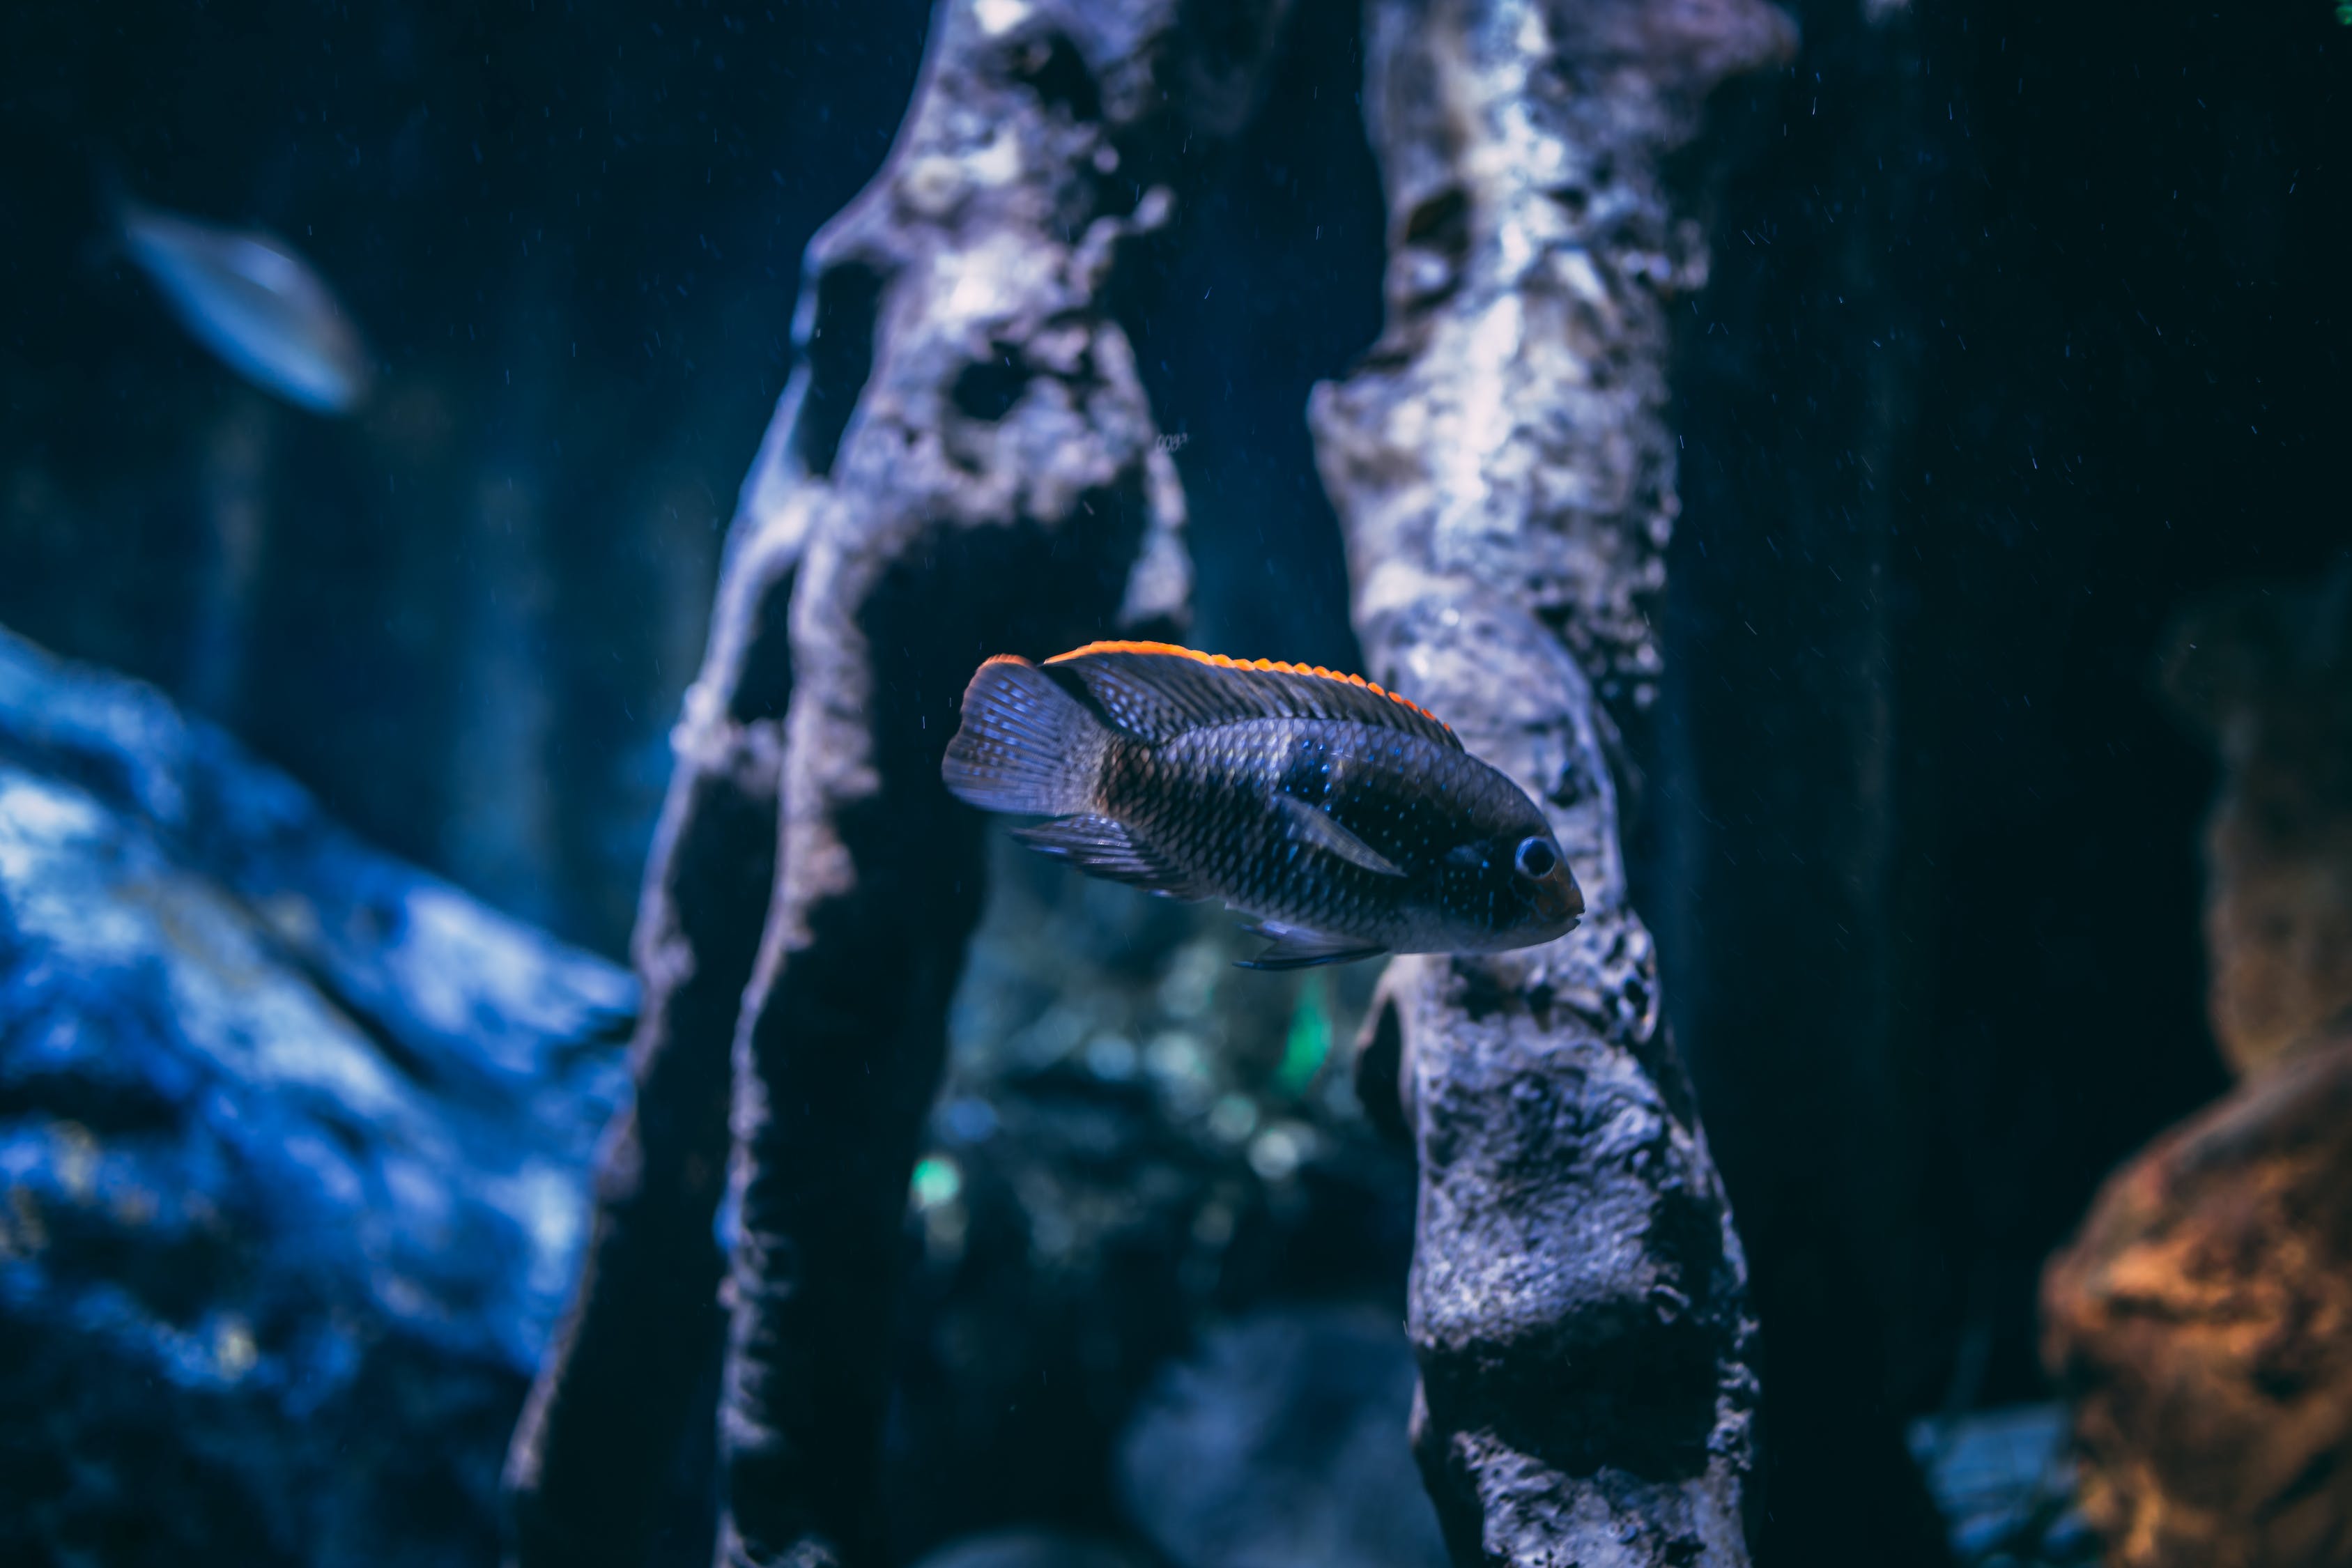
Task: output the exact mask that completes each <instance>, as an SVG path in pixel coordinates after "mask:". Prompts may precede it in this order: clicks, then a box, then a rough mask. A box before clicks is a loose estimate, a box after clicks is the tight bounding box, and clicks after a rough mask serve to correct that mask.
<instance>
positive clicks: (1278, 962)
mask: <svg viewBox="0 0 2352 1568" xmlns="http://www.w3.org/2000/svg"><path fill="white" fill-rule="evenodd" d="M1244 930H1246V931H1248V932H1249V934H1250V935H1252V936H1260V937H1264V938H1265V940H1266V942H1267V946H1266V948H1265V951H1264V952H1260V953H1259V954H1258V955H1257V956H1256V957H1255V958H1242V959H1236V960H1234V967H1235V968H1237V969H1313V968H1315V967H1316V966H1317V965H1318V964H1324V963H1354V962H1355V961H1356V960H1357V959H1360V958H1378V957H1379V956H1380V955H1381V954H1382V953H1384V952H1387V951H1388V949H1387V948H1385V947H1382V946H1381V945H1380V944H1379V943H1378V942H1365V941H1364V939H1363V938H1361V937H1359V936H1341V935H1339V933H1337V932H1335V931H1313V930H1310V929H1308V928H1307V927H1306V926H1295V925H1286V924H1285V923H1284V922H1282V921H1258V922H1257V923H1256V924H1255V925H1253V926H1247V927H1244Z"/></svg>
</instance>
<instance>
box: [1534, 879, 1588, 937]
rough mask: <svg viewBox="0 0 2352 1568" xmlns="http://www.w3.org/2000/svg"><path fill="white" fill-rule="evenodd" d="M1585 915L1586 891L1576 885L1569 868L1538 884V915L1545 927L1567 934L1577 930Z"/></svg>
mask: <svg viewBox="0 0 2352 1568" xmlns="http://www.w3.org/2000/svg"><path fill="white" fill-rule="evenodd" d="M1583 913H1584V889H1581V888H1580V887H1578V886H1577V885H1576V879H1575V878H1574V877H1572V876H1570V874H1569V869H1568V868H1567V866H1565V865H1562V866H1560V867H1559V868H1556V869H1555V870H1554V871H1553V872H1552V874H1551V875H1550V876H1549V877H1546V878H1545V879H1543V880H1542V881H1540V882H1538V883H1537V884H1536V914H1537V916H1538V918H1539V919H1540V920H1541V921H1543V922H1544V924H1545V925H1547V926H1557V927H1558V928H1559V931H1561V932H1562V933H1565V932H1567V931H1573V930H1574V929H1575V928H1576V922H1577V919H1578V917H1579V916H1580V915H1582V914H1583Z"/></svg>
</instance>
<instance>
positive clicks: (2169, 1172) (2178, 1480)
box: [2042, 1029, 2352, 1568]
mask: <svg viewBox="0 0 2352 1568" xmlns="http://www.w3.org/2000/svg"><path fill="white" fill-rule="evenodd" d="M2042 1319H2043V1331H2042V1332H2043V1338H2042V1353H2043V1358H2044V1360H2045V1361H2046V1362H2047V1363H2048V1365H2049V1368H2050V1371H2051V1373H2052V1375H2053V1376H2054V1377H2056V1378H2057V1379H2058V1380H2059V1382H2060V1384H2061V1385H2062V1386H2063V1387H2064V1389H2065V1390H2066V1392H2067V1394H2069V1396H2070V1397H2071V1398H2072V1400H2073V1402H2074V1446H2075V1453H2076V1460H2077V1466H2078V1473H2079V1476H2080V1487H2081V1499H2082V1508H2083V1511H2084V1516H2085V1517H2086V1518H2087V1519H2088V1520H2089V1521H2091V1523H2092V1524H2093V1525H2094V1526H2095V1528H2096V1529H2097V1530H2098V1531H2100V1533H2101V1534H2102V1535H2104V1536H2105V1538H2106V1540H2107V1546H2108V1550H2107V1561H2108V1562H2109V1563H2112V1564H2115V1565H2116V1568H2190V1565H2191V1564H2196V1565H2198V1568H2321V1565H2323V1564H2328V1563H2342V1562H2344V1561H2346V1560H2347V1555H2352V1464H2347V1462H2346V1461H2347V1458H2352V1029H2343V1030H2337V1031H2333V1032H2330V1033H2327V1034H2325V1035H2323V1036H2322V1037H2318V1038H2316V1039H2315V1040H2313V1041H2312V1042H2310V1044H2309V1045H2308V1046H2307V1047H2305V1050H2304V1051H2302V1052H2299V1053H2298V1054H2297V1055H2296V1057H2295V1058H2294V1059H2292V1060H2290V1061H2286V1062H2284V1063H2282V1064H2280V1065H2279V1066H2278V1067H2276V1068H2273V1069H2271V1070H2270V1071H2268V1072H2265V1073H2263V1074H2260V1075H2258V1076H2256V1077H2255V1078H2253V1079H2250V1080H2249V1081H2248V1082H2246V1083H2244V1084H2242V1085H2241V1086H2240V1087H2239V1088H2238V1089H2234V1090H2232V1091H2231V1093H2230V1094H2229V1095H2227V1096H2225V1097H2224V1098H2223V1099H2222V1100H2221V1102H2220V1103H2219V1104H2217V1105H2215V1106H2213V1107H2212V1108H2211V1109H2210V1110H2206V1111H2203V1112H2201V1113H2200V1114H2199V1115H2198V1116H2197V1117H2195V1118H2194V1119H2192V1120H2191V1121H2189V1122H2188V1123H2186V1124H2185V1125H2183V1126H2181V1127H2179V1128H2178V1129H2176V1130H2175V1131H2171V1132H2169V1133H2167V1134H2166V1135H2165V1136H2164V1137H2163V1138H2162V1139H2160V1140H2158V1142H2157V1143H2156V1144H2155V1145H2154V1146H2152V1147H2151V1148H2149V1149H2148V1150H2147V1152H2145V1153H2143V1154H2141V1155H2140V1156H2139V1157H2138V1158H2137V1159H2135V1160H2134V1161H2132V1162H2131V1163H2129V1164H2128V1165H2126V1166H2125V1167H2124V1168H2123V1169H2122V1170H2121V1171H2119V1172H2117V1173H2116V1174H2115V1175H2114V1176H2113V1177H2111V1178H2109V1180H2108V1182H2107V1184H2106V1186H2105V1188H2104V1189H2103V1190H2102V1191H2101V1192H2100V1194H2099V1196H2098V1199H2097V1201H2096V1202H2095V1204H2094V1205H2092V1208H2091V1215H2090V1218H2089V1219H2087V1220H2086V1221H2084V1226H2083V1230H2082V1234H2081V1235H2080V1236H2078V1237H2076V1238H2075V1239H2074V1243H2073V1244H2072V1245H2071V1246H2070V1247H2068V1248H2067V1249H2066V1250H2065V1251H2063V1252H2062V1253H2060V1254H2059V1255H2058V1256H2057V1257H2056V1258H2053V1260H2052V1262H2051V1265H2050V1269H2049V1272H2048V1273H2047V1274H2046V1275H2045V1276H2044V1278H2043V1280H2042Z"/></svg>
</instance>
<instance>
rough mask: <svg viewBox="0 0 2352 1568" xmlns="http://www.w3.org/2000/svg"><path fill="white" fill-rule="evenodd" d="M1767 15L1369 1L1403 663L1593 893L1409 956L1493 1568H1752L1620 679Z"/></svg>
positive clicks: (1380, 539) (1380, 400)
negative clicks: (1668, 415) (1716, 169)
mask: <svg viewBox="0 0 2352 1568" xmlns="http://www.w3.org/2000/svg"><path fill="white" fill-rule="evenodd" d="M1794 41H1795V40H1794V34H1793V30H1792V28H1791V27H1790V24H1789V23H1788V21H1787V19H1786V18H1785V17H1784V16H1781V14H1780V12H1779V11H1777V10H1775V9H1773V8H1772V7H1770V6H1769V5H1763V4H1761V3H1760V0H1673V3H1668V4H1634V3H1632V0H1619V3H1612V4H1602V5H1567V4H1560V3H1557V0H1554V3H1549V4H1547V3H1544V0H1453V3H1445V0H1371V3H1370V6H1369V9H1368V13H1367V37H1366V44H1367V61H1366V88H1365V94H1364V102H1365V108H1366V113H1367V116H1368V118H1369V121H1370V128H1371V132H1372V137H1373V143H1374V150H1375V152H1376V153H1377V154H1378V155H1379V157H1380V160H1381V168H1382V174H1383V180H1384V183H1385V185H1386V189H1387V195H1388V203H1389V211H1390V224H1389V234H1390V247H1391V252H1390V260H1389V275H1388V279H1387V295H1388V310H1389V317H1388V329H1387V331H1386V334H1385V335H1384V337H1383V339H1382V341H1381V343H1380V344H1379V345H1378V346H1377V347H1376V348H1375V349H1374V351H1373V353H1372V354H1371V355H1370V357H1369V359H1368V361H1367V362H1366V363H1365V364H1364V365H1363V367H1362V368H1361V369H1360V371H1359V372H1358V373H1357V374H1354V375H1353V376H1351V377H1350V378H1349V379H1348V380H1347V381H1346V382H1344V383H1340V384H1327V385H1325V386H1323V387H1321V388H1319V389H1318V393H1317V395H1316V398H1315V401H1314V405H1313V411H1312V422H1313V425H1314V430H1315V435H1316V439H1317V444H1318V456H1319V462H1320V465H1321V468H1322V471H1323V477H1324V482H1325V485H1326V487H1327V489H1328V490H1329V491H1330V493H1331V495H1332V498H1333V500H1334V501H1335V503H1336V505H1337V507H1338V510H1339V514H1340V518H1341V521H1342V524H1343V527H1344V528H1345V531H1346V534H1347V540H1348V551H1349V572H1350V576H1351V581H1352V584H1353V593H1354V613H1355V619H1356V625H1357V628H1358V631H1359V633H1360V636H1361V637H1362V639H1363V646H1364V650H1365V657H1366V661H1367V663H1368V665H1369V667H1370V668H1368V670H1367V673H1368V674H1369V675H1370V676H1372V677H1373V678H1374V679H1378V680H1381V682H1383V683H1384V684H1387V685H1389V686H1391V687H1392V688H1394V689H1398V690H1402V691H1404V692H1407V693H1409V694H1411V695H1412V697H1414V698H1415V699H1416V700H1420V701H1423V702H1425V703H1427V704H1428V705H1430V706H1431V707H1432V708H1433V709H1434V710H1436V711H1438V712H1441V713H1443V714H1444V715H1445V716H1446V718H1447V719H1448V720H1449V721H1451V722H1453V723H1454V726H1455V728H1456V729H1457V730H1458V731H1460V732H1461V734H1462V736H1463V738H1464V740H1465V742H1467V743H1468V744H1469V745H1470V747H1471V749H1472V750H1474V751H1475V752H1478V753H1479V754H1480V755H1482V756H1484V757H1486V759H1487V760H1488V761H1490V762H1492V763H1495V764H1496V765H1497V766H1498V767H1500V768H1502V769H1503V770H1504V771H1505V772H1507V773H1509V774H1511V775H1512V776H1513V777H1514V778H1516V779H1517V780H1518V781H1519V783H1520V784H1522V785H1523V786H1525V787H1526V788H1527V789H1528V792H1529V793H1530V794H1531V795H1533V796H1534V797H1535V798H1537V799H1538V800H1539V801H1542V802H1544V803H1546V805H1547V809H1548V811H1549V816H1550V817H1551V821H1552V825H1553V827H1554V828H1555V830H1556V831H1557V832H1558V834H1559V840H1560V843H1561V844H1562V846H1563V847H1566V848H1567V850H1568V852H1569V854H1570V857H1571V858H1572V859H1573V861H1574V864H1575V868H1576V873H1577V878H1578V880H1579V881H1580V883H1581V884H1582V885H1583V887H1584V889H1585V896H1586V900H1587V903H1588V906H1589V910H1590V912H1589V913H1588V914H1587V916H1586V917H1585V921H1584V924H1583V925H1582V926H1581V927H1580V929H1579V930H1578V931H1574V932H1572V933H1570V935H1569V936H1568V937H1566V938H1564V939H1562V940H1561V941H1559V942H1554V943H1552V944H1550V945H1549V946H1547V947H1543V948H1538V949H1533V950H1530V951H1528V952H1520V953H1512V954H1507V955H1504V956H1501V957H1498V958H1489V959H1475V960H1474V959H1450V960H1449V959H1444V958H1426V957H1423V958H1411V959H1404V960H1400V961H1398V962H1396V963H1392V964H1391V966H1390V969H1389V971H1388V973H1386V974H1385V975H1384V976H1383V978H1382V981H1381V990H1380V994H1379V996H1378V998H1377V999H1376V1002H1375V1005H1374V1009H1373V1013H1372V1016H1371V1019H1370V1023H1369V1025H1368V1027H1367V1035H1366V1042H1365V1047H1366V1060H1367V1063H1368V1064H1370V1072H1369V1074H1368V1076H1369V1077H1370V1078H1372V1079H1385V1077H1386V1064H1387V1063H1388V1062H1390V1061H1394V1062H1395V1063H1396V1064H1397V1066H1396V1069H1395V1070H1396V1077H1395V1079H1393V1080H1391V1081H1394V1082H1395V1083H1396V1084H1397V1088H1398V1091H1399V1093H1398V1099H1399V1106H1398V1110H1397V1113H1396V1114H1397V1119H1398V1121H1400V1122H1401V1123H1402V1125H1404V1126H1405V1127H1407V1128H1408V1129H1409V1130H1410V1131H1411V1134H1412V1138H1413V1141H1414V1143H1415V1147H1416V1150H1417V1152H1418V1155H1419V1158H1420V1164H1421V1200H1420V1212H1419V1219H1418V1232H1417V1235H1416V1238H1415V1249H1414V1261H1413V1272H1412V1287H1411V1298H1410V1312H1411V1330H1412V1338H1413V1342H1414V1347H1415V1350H1416V1352H1417V1353H1418V1355H1419V1358H1420V1361H1421V1368H1422V1387H1421V1394H1420V1398H1419V1401H1418V1403H1417V1405H1416V1408H1415V1416H1414V1444H1415V1448H1416V1451H1417V1453H1418V1454H1419V1456H1420V1458H1421V1462H1422V1466H1423V1473H1424V1475H1425V1476H1426V1478H1427V1479H1428V1482H1429V1485H1430V1489H1431V1492H1432V1494H1433V1497H1434V1499H1435V1500H1436V1502H1437V1507H1438V1512H1439V1516H1440V1519H1441V1521H1442V1522H1443V1523H1444V1528H1445V1531H1446V1533H1447V1537H1448V1540H1449V1543H1450V1545H1451V1548H1452V1551H1453V1552H1454V1558H1455V1561H1457V1562H1459V1563H1465V1564H1468V1563H1528V1564H1536V1563H1545V1564H1550V1563H1570V1562H1573V1563H1583V1564H1587V1565H1588V1568H1591V1565H1594V1564H1603V1563H1609V1564H1619V1563H1622V1564H1633V1563H1645V1564H1646V1563H1692V1562H1699V1561H1704V1562H1707V1563H1744V1562H1746V1561H1747V1560H1748V1548H1747V1543H1746V1537H1747V1533H1748V1517H1747V1514H1748V1505H1747V1503H1746V1501H1745V1500H1744V1497H1743V1492H1744V1486H1743V1483H1744V1481H1745V1480H1746V1478H1747V1476H1748V1471H1749V1469H1750V1468H1751V1465H1752V1463H1753V1442H1754V1439H1753V1435H1752V1431H1751V1424H1752V1417H1753V1414H1754V1410H1755V1406H1756V1400H1757V1387H1756V1382H1755V1378H1754V1376H1753V1374H1752V1373H1751V1372H1750V1370H1749V1365H1750V1359H1751V1355H1752V1351H1753V1343H1752V1342H1753V1339H1754V1332H1755V1330H1754V1323H1753V1321H1752V1319H1751V1318H1750V1316H1749V1313H1748V1304H1747V1300H1746V1294H1747V1292H1746V1268H1745V1264H1744V1263H1743V1261H1742V1258H1741V1254H1740V1250H1739V1245H1738V1237H1736V1236H1735V1235H1734V1233H1733V1231H1732V1228H1731V1219H1730V1214H1729V1210H1728V1207H1727V1205H1726V1203H1725V1200H1724V1196H1723V1192H1722V1188H1721V1184H1720V1183H1719V1181H1718V1179H1717V1174H1716V1171H1715V1167H1714V1164H1713V1163H1712V1161H1711V1160H1710V1158H1709V1156H1708V1153H1707V1150H1706V1140H1705V1137H1704V1135H1703V1133H1702V1131H1701V1130H1700V1127H1699V1124H1698V1121H1697V1117H1696V1110H1695V1108H1694V1106H1693V1104H1692V1102H1691V1099H1690V1095H1689V1090H1688V1089H1687V1087H1686V1082H1685V1077H1684V1074H1683V1071H1682V1068H1681V1067H1680V1064H1679V1063H1678V1062H1677V1060H1676V1059H1675V1056H1674V1053H1673V1051H1672V1049H1671V1047H1670V1046H1669V1044H1668V1043H1667V1041H1666V1040H1665V1039H1664V1036H1663V1034H1662V1032H1661V1029H1660V1026H1659V1022H1658V991H1657V981H1656V971H1655V963H1654V954H1653V949H1652V945H1651V941H1650V937H1649V933H1648V932H1647V931H1645V930H1644V929H1643V925H1642V922H1641V921H1640V919H1639V917H1638V916H1637V915H1636V914H1635V913H1634V911H1633V910H1632V909H1631V908H1630V907H1629V906H1628V904H1627V902H1626V897H1625V878H1624V869H1623V865H1622V859H1621V856H1620V850H1619V845H1618V823H1617V807H1616V800H1615V794H1614V786H1613V784H1612V780H1611V777H1610V774H1609V772H1608V767H1607V763H1606V762H1605V760H1604V756H1603V732H1604V726H1606V725H1607V724H1608V723H1609V722H1610V721H1609V719H1608V716H1607V714H1606V712H1605V710H1603V709H1602V708H1601V705H1600V702H1599V701H1598V700H1596V691H1595V688H1596V686H1597V687H1598V688H1599V689H1600V692H1601V695H1605V696H1607V697H1608V698H1610V699H1612V700H1622V702H1624V703H1625V704H1627V705H1629V706H1630V707H1631V708H1633V709H1634V710H1640V709H1642V708H1644V707H1646V706H1647V705H1648V704H1649V702H1650V701H1651V700H1653V698H1654V684H1653V683H1654V679H1655V676H1656V675H1657V673H1658V671H1659V669H1660V668H1661V663H1660V659H1659V656H1658V650H1657V647H1656V643H1655V639H1654V636H1653V634H1652V632H1651V629H1650V618H1649V606H1650V605H1651V603H1652V602H1653V600H1654V595H1656V593H1657V591H1658V589H1659V588H1660V586H1661V585H1662V584H1663V582H1664V563H1663V551H1664V544H1665V542H1666V539H1667V537H1668V534H1669V531H1670V530H1671V527H1672V523H1673V520H1674V516H1675V509H1676V501H1675V456H1674V444H1673V440H1672V437H1671V435H1670V432H1669V431H1668V429H1667V427H1666V425H1665V422H1664V406H1665V401H1666V387H1665V377H1664V366H1665V362H1666V350H1667V342H1666V336H1667V333H1666V322H1665V314H1664V312H1665V301H1666V300H1668V299H1669V298H1672V297H1673V296H1675V295H1676V294H1678V293H1681V292H1684V291H1686V290H1689V289H1695V288H1696V287H1697V286H1698V285H1699V283H1700V282H1701V281H1702V279H1703V274H1704V254H1703V250H1702V248H1701V238H1700V236H1699V234H1698V232H1697V230H1696V226H1695V225H1693V224H1690V223H1687V222H1685V223H1680V224H1677V223H1675V222H1674V221H1673V220H1672V219H1671V217H1670V216H1669V213H1668V209H1667V203H1666V198H1665V195H1664V192H1663V190H1662V189H1661V185H1660V181H1659V176H1658V164H1659V160H1660V158H1661V156H1662V155H1663V154H1664V153H1666V152H1667V151H1668V150H1669V149H1671V148H1673V147H1674V146H1675V145H1677V144H1679V143H1680V142H1683V141H1685V140H1686V139H1687V138H1688V136H1689V135H1690V134H1691V133H1692V132H1693V131H1694V130H1695V128H1696V119H1697V113H1698V110H1699V107H1700V104H1701V102H1702V101H1703V100H1704V99H1705V97H1706V93H1707V91H1708V90H1709V89H1711V88H1712V87H1713V86H1714V85H1715V84H1716V83H1717V81H1719V80H1720V79H1723V78H1724V77H1726V76H1727V75H1730V74H1732V73H1734V72H1738V71H1741V70H1745V69H1748V68H1754V67H1757V66H1759V65H1762V64H1764V63H1766V62H1768V61H1770V60H1772V59H1775V58H1785V57H1786V55H1787V54H1788V53H1789V52H1790V49H1791V47H1793V44H1794Z"/></svg>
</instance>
